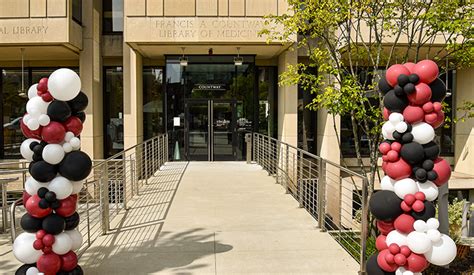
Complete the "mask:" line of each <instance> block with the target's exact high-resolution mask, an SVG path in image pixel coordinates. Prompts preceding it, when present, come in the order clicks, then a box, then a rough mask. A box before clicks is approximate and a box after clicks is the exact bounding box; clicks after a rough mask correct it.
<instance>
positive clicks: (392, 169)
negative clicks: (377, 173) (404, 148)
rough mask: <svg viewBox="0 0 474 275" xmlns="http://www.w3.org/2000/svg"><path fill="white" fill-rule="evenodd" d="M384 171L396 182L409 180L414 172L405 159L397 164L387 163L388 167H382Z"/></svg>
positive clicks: (401, 159)
mask: <svg viewBox="0 0 474 275" xmlns="http://www.w3.org/2000/svg"><path fill="white" fill-rule="evenodd" d="M382 169H383V171H384V172H385V174H387V176H389V177H391V178H392V179H394V180H401V179H405V178H408V177H409V176H410V175H411V172H412V169H411V166H410V164H408V163H407V162H406V161H404V160H403V158H400V159H399V160H398V161H396V162H387V163H386V165H384V166H382Z"/></svg>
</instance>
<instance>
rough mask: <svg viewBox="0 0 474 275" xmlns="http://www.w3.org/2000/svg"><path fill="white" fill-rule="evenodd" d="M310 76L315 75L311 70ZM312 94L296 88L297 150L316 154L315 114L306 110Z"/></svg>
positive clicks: (314, 70) (312, 96)
mask: <svg viewBox="0 0 474 275" xmlns="http://www.w3.org/2000/svg"><path fill="white" fill-rule="evenodd" d="M311 73H312V74H316V69H314V68H313V70H312V71H311ZM314 96H315V95H314V94H311V91H308V90H305V89H303V88H302V87H301V86H298V148H300V149H303V150H305V151H308V152H310V153H316V146H317V145H316V125H317V124H316V123H317V112H316V111H315V110H310V109H308V108H307V106H308V104H310V103H311V102H312V101H313V98H314Z"/></svg>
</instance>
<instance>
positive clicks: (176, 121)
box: [173, 116, 181, 127]
mask: <svg viewBox="0 0 474 275" xmlns="http://www.w3.org/2000/svg"><path fill="white" fill-rule="evenodd" d="M180 125H181V119H180V118H179V116H177V117H173V126H176V127H179V126H180Z"/></svg>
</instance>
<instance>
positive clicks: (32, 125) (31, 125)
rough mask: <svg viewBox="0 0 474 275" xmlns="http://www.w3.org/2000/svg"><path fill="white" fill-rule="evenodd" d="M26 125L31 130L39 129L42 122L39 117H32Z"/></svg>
mask: <svg viewBox="0 0 474 275" xmlns="http://www.w3.org/2000/svg"><path fill="white" fill-rule="evenodd" d="M26 126H27V127H28V128H29V129H30V130H31V131H36V130H38V129H39V127H40V124H39V122H38V119H36V118H31V119H30V120H28V122H27V123H26Z"/></svg>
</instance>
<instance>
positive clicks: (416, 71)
mask: <svg viewBox="0 0 474 275" xmlns="http://www.w3.org/2000/svg"><path fill="white" fill-rule="evenodd" d="M438 74H439V69H438V66H437V65H436V63H435V62H433V61H431V60H422V61H420V62H418V63H416V64H414V63H405V64H396V65H393V66H391V67H390V68H389V69H388V70H387V73H386V75H385V78H382V79H381V80H380V81H379V85H378V87H379V90H380V92H381V93H382V94H383V95H384V99H383V102H384V106H385V108H384V111H383V116H384V119H385V120H386V122H385V123H384V124H383V126H382V135H383V137H384V139H385V140H384V141H383V142H382V143H381V144H380V146H379V151H380V152H381V153H382V161H383V163H382V169H383V171H384V172H385V176H384V178H382V181H381V188H382V190H381V191H378V192H375V193H374V194H373V195H372V196H371V198H370V201H369V208H370V211H371V213H372V214H373V215H374V217H375V218H376V219H377V221H376V223H377V228H378V229H379V231H380V233H381V234H380V235H379V236H378V237H377V239H376V248H377V250H378V252H376V253H375V254H374V255H372V256H371V257H370V258H369V260H368V261H367V272H368V274H369V275H372V274H397V275H413V274H421V272H422V271H423V270H425V269H426V268H427V267H428V266H429V264H430V263H431V264H434V265H439V266H444V265H447V264H449V263H450V262H451V261H453V260H454V258H455V257H456V245H455V243H454V241H453V240H452V239H451V238H450V237H449V236H447V235H445V234H442V233H440V232H439V231H438V227H439V221H438V220H437V219H436V218H435V214H436V209H435V205H434V201H435V200H436V199H437V197H438V187H439V186H441V185H443V184H446V183H447V182H448V179H449V177H450V176H451V168H450V166H449V163H448V162H447V161H446V160H444V159H443V158H440V157H439V152H440V149H439V146H438V145H437V144H436V143H435V142H434V141H433V140H434V138H435V130H434V129H435V128H438V127H440V126H441V125H442V124H443V122H444V118H445V117H444V113H443V110H442V105H441V104H442V101H443V99H444V98H445V96H446V86H445V84H444V83H443V81H441V80H440V79H439V78H438Z"/></svg>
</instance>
